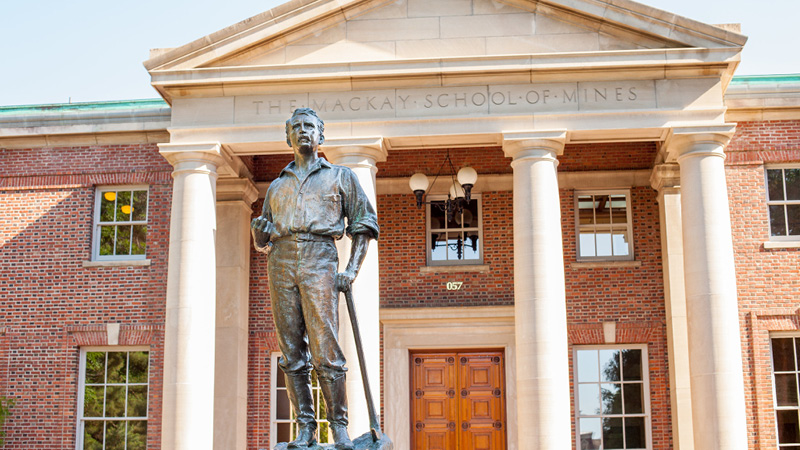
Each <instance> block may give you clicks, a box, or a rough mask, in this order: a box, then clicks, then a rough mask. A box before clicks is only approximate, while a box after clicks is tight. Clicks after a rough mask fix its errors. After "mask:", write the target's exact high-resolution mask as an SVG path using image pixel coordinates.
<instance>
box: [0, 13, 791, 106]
mask: <svg viewBox="0 0 800 450" xmlns="http://www.w3.org/2000/svg"><path fill="white" fill-rule="evenodd" d="M430 1H437V0H430ZM281 3H283V0H227V1H220V0H191V1H189V0H136V1H132V0H113V1H109V0H70V1H64V0H27V1H26V0H0V18H2V23H3V26H2V27H0V58H2V59H0V60H2V66H0V68H1V69H2V70H0V105H30V104H43V103H68V102H70V101H71V102H73V103H75V102H87V101H107V100H131V99H144V98H157V97H158V94H157V92H156V91H155V89H153V88H152V87H151V86H150V76H149V74H148V73H147V71H146V70H145V68H144V66H143V65H142V62H143V61H145V60H146V59H148V57H149V49H151V48H168V47H177V46H180V45H183V44H186V43H188V42H191V41H193V40H195V39H197V38H200V37H203V36H205V35H208V34H210V33H213V32H215V31H217V30H220V29H222V28H225V27H227V26H229V25H232V24H234V23H236V22H239V21H241V20H244V19H247V18H249V17H252V16H254V15H256V14H258V13H261V12H263V11H266V10H269V9H270V8H273V7H275V6H276V5H279V4H281ZM643 3H646V4H648V5H650V6H653V7H656V8H660V9H665V10H667V11H670V12H672V13H676V14H680V15H682V16H686V17H689V18H691V19H695V20H698V21H701V22H705V23H710V24H719V23H741V24H742V33H743V34H745V35H747V36H749V40H748V42H747V44H746V45H745V47H744V51H743V54H742V63H741V64H740V65H739V68H738V69H737V72H736V74H737V75H766V74H786V73H800V49H798V41H797V40H796V39H797V18H798V17H800V0H768V1H763V2H753V1H752V0H645V1H644V2H643Z"/></svg>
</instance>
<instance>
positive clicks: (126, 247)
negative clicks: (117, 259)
mask: <svg viewBox="0 0 800 450" xmlns="http://www.w3.org/2000/svg"><path fill="white" fill-rule="evenodd" d="M114 254H115V255H130V254H131V226H130V225H119V226H117V245H116V246H115V247H114Z"/></svg>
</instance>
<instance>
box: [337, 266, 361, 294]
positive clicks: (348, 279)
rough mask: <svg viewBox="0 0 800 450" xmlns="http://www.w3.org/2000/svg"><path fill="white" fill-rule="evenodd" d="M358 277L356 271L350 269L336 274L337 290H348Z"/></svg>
mask: <svg viewBox="0 0 800 450" xmlns="http://www.w3.org/2000/svg"><path fill="white" fill-rule="evenodd" d="M355 279H356V274H355V272H352V271H350V270H345V271H344V272H342V273H337V274H336V290H338V291H339V292H347V291H349V290H350V288H351V287H352V285H353V281H354V280H355Z"/></svg>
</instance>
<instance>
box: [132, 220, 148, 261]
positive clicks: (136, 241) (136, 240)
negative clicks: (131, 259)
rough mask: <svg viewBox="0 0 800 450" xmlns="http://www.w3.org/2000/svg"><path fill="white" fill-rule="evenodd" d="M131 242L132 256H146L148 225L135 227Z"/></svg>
mask: <svg viewBox="0 0 800 450" xmlns="http://www.w3.org/2000/svg"><path fill="white" fill-rule="evenodd" d="M131 240H132V242H131V255H144V253H145V248H146V247H147V244H146V241H147V225H134V226H133V235H132V236H131Z"/></svg>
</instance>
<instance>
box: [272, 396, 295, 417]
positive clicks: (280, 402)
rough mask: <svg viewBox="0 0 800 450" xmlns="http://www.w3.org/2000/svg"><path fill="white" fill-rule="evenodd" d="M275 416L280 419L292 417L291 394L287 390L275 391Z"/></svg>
mask: <svg viewBox="0 0 800 450" xmlns="http://www.w3.org/2000/svg"><path fill="white" fill-rule="evenodd" d="M275 396H276V398H275V410H276V411H275V418H277V419H278V420H283V419H285V420H289V419H290V418H291V411H292V407H291V403H289V395H288V394H287V393H286V391H285V390H283V389H280V390H278V391H275Z"/></svg>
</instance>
